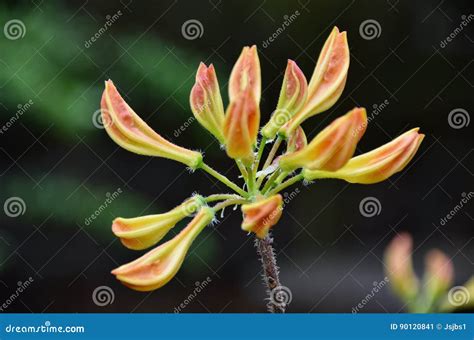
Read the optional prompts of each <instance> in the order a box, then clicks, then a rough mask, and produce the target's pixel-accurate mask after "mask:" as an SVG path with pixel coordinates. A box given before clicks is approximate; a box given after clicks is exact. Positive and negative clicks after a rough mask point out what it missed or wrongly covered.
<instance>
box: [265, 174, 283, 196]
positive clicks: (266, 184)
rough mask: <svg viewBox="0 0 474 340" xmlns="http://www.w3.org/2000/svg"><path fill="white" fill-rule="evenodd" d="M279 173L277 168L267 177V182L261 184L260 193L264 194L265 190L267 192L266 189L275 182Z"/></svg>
mask: <svg viewBox="0 0 474 340" xmlns="http://www.w3.org/2000/svg"><path fill="white" fill-rule="evenodd" d="M279 174H280V171H279V170H276V171H275V172H274V173H273V174H272V175H271V176H270V177H269V178H268V179H267V182H266V183H265V185H264V186H263V189H262V194H265V192H267V191H268V189H270V188H271V186H272V184H273V183H274V182H275V178H277V177H278V175H279Z"/></svg>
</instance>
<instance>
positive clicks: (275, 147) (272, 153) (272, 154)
mask: <svg viewBox="0 0 474 340" xmlns="http://www.w3.org/2000/svg"><path fill="white" fill-rule="evenodd" d="M282 141H283V140H282V139H281V138H280V137H277V139H276V141H275V143H274V144H273V146H272V148H271V150H270V153H269V154H268V156H267V159H266V160H265V163H264V164H263V167H262V170H265V169H266V168H268V167H269V166H270V164H272V161H273V158H275V154H276V153H277V151H278V148H279V147H280V144H281V142H282ZM264 179H265V176H261V177H260V178H259V179H258V181H257V188H260V186H261V185H262V183H263V180H264Z"/></svg>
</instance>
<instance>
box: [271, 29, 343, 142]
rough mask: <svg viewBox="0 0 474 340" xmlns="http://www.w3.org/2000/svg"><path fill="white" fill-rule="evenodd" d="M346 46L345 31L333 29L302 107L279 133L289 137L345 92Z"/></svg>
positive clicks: (322, 51) (320, 56)
mask: <svg viewBox="0 0 474 340" xmlns="http://www.w3.org/2000/svg"><path fill="white" fill-rule="evenodd" d="M349 59H350V53H349V46H348V44H347V35H346V32H339V29H338V28H337V27H334V29H333V30H332V32H331V34H330V35H329V38H328V39H327V40H326V42H325V44H324V46H323V49H322V50H321V53H320V55H319V58H318V62H317V64H316V68H315V69H314V72H313V75H312V77H311V80H310V82H309V85H308V99H307V100H306V103H305V105H304V106H303V108H302V109H301V110H300V111H299V112H298V113H296V115H295V116H294V117H293V118H292V119H291V120H290V121H289V122H288V123H287V124H285V125H284V126H283V127H282V128H281V129H280V131H279V134H281V135H282V136H284V137H288V136H289V135H290V134H291V133H292V131H293V130H294V129H296V127H297V126H299V125H300V124H301V123H302V122H303V121H305V120H306V119H307V118H309V117H312V116H314V115H316V114H318V113H321V112H323V111H326V110H327V109H329V108H330V107H331V106H333V105H334V103H335V102H336V101H337V100H338V99H339V97H340V96H341V94H342V91H343V90H344V86H345V84H346V79H347V71H348V69H349Z"/></svg>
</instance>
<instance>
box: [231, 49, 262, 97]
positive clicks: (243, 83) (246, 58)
mask: <svg viewBox="0 0 474 340" xmlns="http://www.w3.org/2000/svg"><path fill="white" fill-rule="evenodd" d="M247 88H250V91H251V92H252V95H253V98H254V100H255V101H256V103H257V105H258V104H259V103H260V95H261V91H262V89H261V88H262V78H261V75H260V60H259V59H258V54H257V47H256V46H255V45H253V46H252V47H248V46H245V47H244V48H243V50H242V53H241V54H240V57H239V59H238V60H237V62H236V63H235V65H234V67H233V69H232V72H231V73H230V79H229V100H230V101H231V102H232V101H235V100H237V98H238V97H239V96H240V94H241V93H242V92H244V91H246V90H247Z"/></svg>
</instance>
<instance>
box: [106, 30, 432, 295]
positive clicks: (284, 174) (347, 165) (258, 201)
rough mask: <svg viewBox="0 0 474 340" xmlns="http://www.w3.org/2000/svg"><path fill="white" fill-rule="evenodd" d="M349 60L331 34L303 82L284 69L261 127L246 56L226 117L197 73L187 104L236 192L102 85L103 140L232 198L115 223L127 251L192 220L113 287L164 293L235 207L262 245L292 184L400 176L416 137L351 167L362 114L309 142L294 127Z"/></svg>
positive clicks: (323, 100) (338, 80)
mask: <svg viewBox="0 0 474 340" xmlns="http://www.w3.org/2000/svg"><path fill="white" fill-rule="evenodd" d="M349 56H350V53H349V47H348V43H347V36H346V32H339V30H338V29H337V28H336V27H335V28H334V29H333V30H332V32H331V34H330V35H329V37H328V39H327V40H326V42H325V44H324V46H323V49H322V51H321V54H320V55H319V58H318V61H317V63H316V67H315V69H314V71H313V74H312V76H311V78H310V80H309V82H308V81H307V79H306V76H305V75H304V73H303V71H302V70H301V69H300V68H299V67H298V65H297V64H296V62H294V61H292V60H289V61H288V64H287V67H286V71H285V73H284V77H283V85H282V88H281V92H280V97H279V100H278V103H277V106H276V109H275V111H274V112H273V114H272V115H271V118H270V119H269V121H268V122H267V123H266V124H265V125H264V126H263V127H261V125H260V117H261V115H260V97H261V92H262V90H261V88H262V86H261V75H260V62H259V57H258V53H257V49H256V47H255V46H252V47H244V49H243V50H242V53H241V54H240V57H239V58H238V60H237V62H236V63H235V66H234V67H233V69H232V72H231V74H230V80H229V86H228V90H229V104H228V105H227V107H226V108H224V104H223V100H222V97H221V92H220V87H219V83H218V80H217V76H216V70H215V69H214V67H213V65H209V66H207V65H205V64H203V63H201V64H200V65H199V68H198V70H197V74H196V82H195V84H194V86H193V88H192V90H191V94H190V105H191V111H192V113H193V114H194V116H195V117H196V119H197V121H198V122H199V123H200V124H201V125H202V126H203V127H204V128H205V129H206V130H207V131H208V132H209V133H210V134H212V135H213V136H214V137H215V138H216V139H217V140H218V141H219V143H220V144H221V145H222V146H223V148H224V149H225V152H226V153H227V155H228V156H229V157H230V158H232V159H234V160H235V162H236V163H237V166H238V168H239V170H240V172H241V174H242V178H243V181H244V183H243V185H242V186H239V185H237V184H236V183H235V182H233V181H231V180H229V179H228V178H227V177H225V176H224V175H222V174H221V173H219V172H218V171H216V170H214V169H213V168H211V167H210V166H209V165H208V164H206V163H205V161H204V158H203V154H202V153H201V152H198V151H194V150H189V149H186V148H183V147H181V146H178V145H175V144H173V143H171V142H170V141H168V140H166V139H165V138H163V137H162V136H161V135H160V134H158V133H157V132H155V131H154V130H153V129H152V128H151V127H150V126H148V125H147V123H146V122H145V121H143V120H142V118H140V117H139V116H138V114H136V113H135V111H134V110H133V109H132V108H131V107H130V106H129V105H128V104H127V103H126V102H125V101H124V99H123V98H122V97H121V95H120V94H119V92H118V91H117V88H116V87H115V86H114V84H113V83H112V81H110V80H109V81H107V82H106V84H105V90H104V93H103V96H102V101H101V110H102V118H103V122H104V126H105V128H106V131H107V133H108V135H109V136H110V137H111V138H112V139H113V141H114V142H116V143H117V144H118V145H120V146H121V147H123V148H124V149H126V150H128V151H131V152H133V153H136V154H140V155H145V156H155V157H162V158H168V159H172V160H175V161H177V162H181V163H183V164H185V165H186V166H187V167H189V168H190V169H192V170H193V171H194V170H202V171H206V172H207V173H209V174H210V175H212V176H214V177H215V178H216V179H218V180H219V181H221V182H222V183H224V184H225V185H227V186H228V187H229V189H231V190H232V191H233V193H223V194H214V195H210V196H208V197H202V196H199V195H195V196H192V197H190V198H188V199H186V200H185V201H184V202H183V203H182V204H181V205H178V206H177V207H176V208H174V209H172V210H171V211H169V212H166V213H161V214H156V215H149V216H142V217H133V218H117V219H116V220H115V221H114V222H113V226H112V230H113V232H114V234H115V235H116V236H117V237H119V238H120V240H121V241H122V243H123V245H125V246H126V247H127V248H130V249H134V250H141V249H145V248H149V247H152V246H154V245H156V244H157V243H158V242H160V241H161V239H162V238H163V237H164V236H165V235H166V234H167V233H168V232H169V231H170V230H171V229H173V228H175V226H176V225H177V224H178V223H179V222H180V221H182V220H184V219H188V218H189V219H191V220H190V222H189V224H188V225H187V226H186V227H185V228H184V229H182V230H181V232H179V233H178V234H177V235H176V236H175V237H174V238H172V239H171V240H169V241H167V242H164V243H162V244H161V245H159V246H158V247H157V248H155V249H153V250H151V251H150V252H148V253H146V254H145V255H143V256H142V257H140V258H139V259H137V260H135V261H133V262H131V263H128V264H125V265H123V266H121V267H119V268H117V269H115V270H113V271H112V273H113V274H114V275H115V276H116V277H117V279H119V280H120V281H121V282H122V283H124V284H125V285H127V286H129V287H131V288H133V289H135V290H139V291H149V290H153V289H157V288H159V287H161V286H163V285H164V284H166V283H167V282H168V281H169V280H170V279H171V278H172V277H173V276H174V275H175V274H176V272H177V271H178V270H179V268H180V266H181V264H182V262H183V260H184V258H185V256H186V253H187V251H188V249H189V248H190V246H191V244H192V242H193V240H194V239H195V238H196V237H197V236H198V234H199V233H200V232H201V231H202V230H203V229H204V228H205V226H206V225H208V224H209V223H211V221H213V219H214V218H215V217H214V216H215V214H216V212H217V211H219V210H221V209H223V208H224V207H226V206H231V205H241V206H242V207H241V208H242V215H243V222H242V229H243V230H244V231H246V232H251V233H254V234H255V235H256V237H257V238H259V239H263V238H265V237H267V235H268V233H269V230H270V228H272V227H273V226H274V225H275V224H276V223H277V222H278V220H279V219H280V216H281V215H282V208H283V202H282V196H281V195H280V194H278V193H279V192H280V191H281V190H283V189H285V188H287V187H288V186H289V185H291V184H294V183H296V182H298V181H302V180H307V181H313V180H316V179H322V178H338V179H342V180H345V181H348V182H351V183H362V184H367V183H377V182H380V181H383V180H385V179H387V178H388V177H390V176H391V175H393V174H394V173H396V172H399V171H401V170H402V169H403V168H404V167H405V166H406V164H407V163H408V162H409V161H410V159H411V158H412V157H413V156H414V155H415V153H416V151H417V149H418V147H419V146H420V143H421V141H422V139H423V135H421V134H419V133H418V129H412V130H410V131H408V132H406V133H404V134H402V135H401V136H400V137H398V138H396V139H394V140H393V141H391V142H389V143H388V144H385V145H383V146H381V147H379V148H377V149H375V150H373V151H370V152H367V153H365V154H362V155H359V156H356V157H354V152H355V149H356V146H357V143H358V142H359V140H360V139H361V138H362V135H363V134H364V132H365V129H366V126H367V116H366V111H365V109H363V108H354V109H352V110H350V111H349V112H348V113H346V114H345V115H343V116H342V117H340V118H338V119H336V120H335V121H334V122H332V123H331V124H330V125H329V126H328V127H327V128H325V129H324V130H323V131H321V132H320V133H319V134H317V135H316V136H314V137H312V138H311V139H308V138H307V136H306V135H305V132H304V130H303V128H302V127H301V124H302V123H303V122H304V121H305V120H306V119H308V118H310V117H312V116H315V115H317V114H320V113H321V112H323V111H325V110H328V109H329V108H330V107H331V106H332V105H333V104H334V103H335V102H336V101H337V99H338V98H339V97H340V96H341V93H342V91H343V89H344V86H345V83H346V79H347V72H348V68H349ZM259 134H260V138H259ZM270 143H273V146H272V148H271V150H270V151H269V152H268V154H267V158H266V161H265V162H263V161H262V162H261V160H262V156H263V154H264V153H265V150H264V149H265V146H266V145H267V144H270ZM284 146H286V147H285V148H284V149H283V151H281V150H280V149H281V148H283V147H284ZM262 164H263V165H262Z"/></svg>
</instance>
